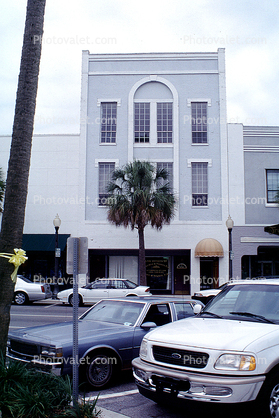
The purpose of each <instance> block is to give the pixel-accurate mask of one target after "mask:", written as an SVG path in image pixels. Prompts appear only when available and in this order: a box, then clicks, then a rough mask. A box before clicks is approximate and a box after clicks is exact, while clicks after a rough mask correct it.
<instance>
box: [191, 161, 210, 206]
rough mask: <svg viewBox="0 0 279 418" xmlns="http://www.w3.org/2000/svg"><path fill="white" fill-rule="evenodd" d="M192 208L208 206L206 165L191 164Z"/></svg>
mask: <svg viewBox="0 0 279 418" xmlns="http://www.w3.org/2000/svg"><path fill="white" fill-rule="evenodd" d="M191 166H192V206H207V205H208V163H207V162H195V163H194V162H192V164H191Z"/></svg>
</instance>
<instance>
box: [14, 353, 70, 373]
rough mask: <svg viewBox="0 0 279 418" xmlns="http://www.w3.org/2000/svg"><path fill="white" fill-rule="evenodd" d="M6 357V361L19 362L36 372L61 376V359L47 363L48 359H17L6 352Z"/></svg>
mask: <svg viewBox="0 0 279 418" xmlns="http://www.w3.org/2000/svg"><path fill="white" fill-rule="evenodd" d="M6 357H7V359H8V360H13V361H19V362H21V363H24V364H26V365H29V366H31V367H34V368H36V369H38V370H41V371H43V372H51V373H53V374H55V375H56V376H61V375H62V364H63V363H62V359H61V361H58V360H56V361H49V359H46V360H45V361H44V360H43V359H42V358H40V359H39V360H37V359H34V358H32V359H29V358H27V357H26V358H24V357H19V356H16V355H14V354H11V353H9V352H7V354H6Z"/></svg>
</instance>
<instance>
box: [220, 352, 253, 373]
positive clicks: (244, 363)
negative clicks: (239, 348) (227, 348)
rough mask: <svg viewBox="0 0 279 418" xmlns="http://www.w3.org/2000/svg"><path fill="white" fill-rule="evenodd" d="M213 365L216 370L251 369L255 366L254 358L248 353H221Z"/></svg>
mask: <svg viewBox="0 0 279 418" xmlns="http://www.w3.org/2000/svg"><path fill="white" fill-rule="evenodd" d="M214 367H215V369H217V370H241V371H252V370H255V368H256V359H255V357H254V356H250V355H243V354H222V355H221V356H220V357H219V358H218V360H217V361H216V363H215V365H214Z"/></svg>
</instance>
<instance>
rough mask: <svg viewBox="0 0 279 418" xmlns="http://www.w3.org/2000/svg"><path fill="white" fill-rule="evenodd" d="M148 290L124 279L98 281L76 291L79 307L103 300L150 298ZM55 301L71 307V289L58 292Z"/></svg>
mask: <svg viewBox="0 0 279 418" xmlns="http://www.w3.org/2000/svg"><path fill="white" fill-rule="evenodd" d="M149 290H150V288H149V287H147V286H138V285H137V284H135V283H133V282H131V281H130V280H126V279H98V280H96V281H95V282H92V283H89V284H88V285H87V286H84V287H80V288H79V289H78V294H79V305H80V306H81V305H84V304H91V305H92V304H93V303H95V302H98V301H99V300H101V299H105V298H122V297H126V296H151V293H150V292H149ZM57 299H59V300H61V301H62V302H63V303H69V304H70V305H72V306H73V289H66V290H62V291H61V292H58V294H57Z"/></svg>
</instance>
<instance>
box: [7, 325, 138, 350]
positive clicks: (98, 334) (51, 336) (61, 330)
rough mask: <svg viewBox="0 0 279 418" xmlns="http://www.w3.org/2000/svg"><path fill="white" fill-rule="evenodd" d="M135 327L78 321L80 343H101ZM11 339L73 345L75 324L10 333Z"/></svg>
mask: <svg viewBox="0 0 279 418" xmlns="http://www.w3.org/2000/svg"><path fill="white" fill-rule="evenodd" d="M133 331H134V327H131V326H126V325H119V324H111V323H106V322H97V321H84V320H82V321H78V340H79V343H81V342H82V341H86V340H87V339H90V341H93V340H94V339H96V340H98V341H101V338H105V337H106V336H108V335H114V336H115V335H117V334H122V335H123V334H124V332H125V333H128V332H133ZM9 338H13V339H17V340H18V339H20V340H25V341H26V343H27V342H28V343H35V344H38V343H40V344H54V345H56V346H66V345H71V344H72V343H73V323H72V322H62V323H57V324H50V325H44V326H37V327H30V328H23V329H20V330H16V331H11V332H9Z"/></svg>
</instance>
